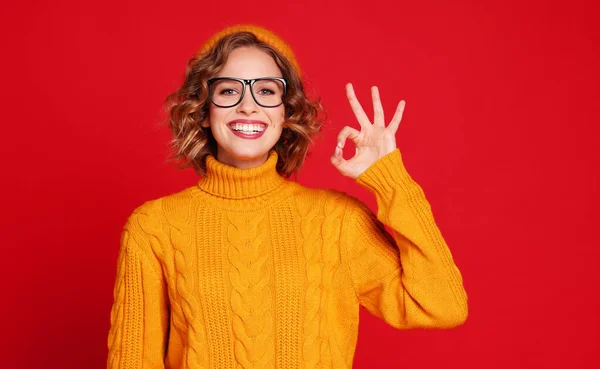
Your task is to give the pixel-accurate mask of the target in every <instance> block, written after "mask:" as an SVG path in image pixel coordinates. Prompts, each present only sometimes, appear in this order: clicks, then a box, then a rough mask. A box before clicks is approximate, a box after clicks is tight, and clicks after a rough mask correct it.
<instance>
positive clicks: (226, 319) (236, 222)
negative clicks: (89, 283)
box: [108, 149, 467, 369]
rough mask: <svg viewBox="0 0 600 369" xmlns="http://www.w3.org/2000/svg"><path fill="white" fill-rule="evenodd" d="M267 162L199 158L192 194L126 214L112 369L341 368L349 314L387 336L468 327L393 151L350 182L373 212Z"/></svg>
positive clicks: (456, 274)
mask: <svg viewBox="0 0 600 369" xmlns="http://www.w3.org/2000/svg"><path fill="white" fill-rule="evenodd" d="M277 159H278V157H277V154H276V152H275V151H271V152H270V154H269V157H268V159H267V161H266V162H265V163H264V164H262V165H261V166H259V167H256V168H252V169H246V170H242V169H237V168H234V167H231V166H227V165H225V164H222V163H220V162H218V161H217V160H216V159H215V158H214V157H212V156H209V157H208V158H207V175H206V176H204V177H202V178H201V179H200V181H199V182H198V184H197V185H194V186H193V187H189V188H186V189H184V190H183V191H180V192H178V193H174V194H171V195H168V196H165V197H162V198H159V199H155V200H151V201H147V202H145V203H144V204H142V205H141V206H139V207H138V208H137V209H135V210H134V211H133V213H132V214H131V215H130V217H129V219H128V220H127V222H126V224H125V226H124V229H123V233H122V237H121V247H120V251H119V257H118V264H117V275H116V282H115V286H114V303H113V307H112V311H111V314H110V315H111V316H110V318H111V327H110V332H109V334H108V368H109V369H113V368H114V369H116V368H123V369H125V368H135V369H140V368H144V369H150V368H152V369H155V368H169V369H175V368H177V369H180V368H181V369H183V368H185V369H201V368H202V369H208V368H211V369H217V368H218V369H223V368H236V369H242V368H244V369H246V368H284V369H292V368H335V369H342V368H351V367H352V361H353V357H354V351H355V347H356V341H357V337H358V318H359V306H360V305H362V306H364V307H365V308H366V309H367V310H368V311H369V312H370V313H371V314H374V315H375V316H377V317H379V318H381V319H383V320H384V321H385V322H386V323H388V324H389V325H391V326H393V327H396V328H398V329H408V328H452V327H455V326H458V325H460V324H462V323H463V322H464V321H465V319H466V318H467V295H466V293H465V290H464V288H463V282H462V276H461V273H460V271H459V269H458V268H457V267H456V265H455V263H454V261H453V258H452V254H451V253H450V250H449V249H448V246H447V245H446V243H445V241H444V239H443V237H442V235H441V233H440V231H439V229H438V227H437V226H436V223H435V221H434V218H433V216H432V213H431V207H430V205H429V203H428V201H427V200H426V198H425V195H424V193H423V191H422V189H421V187H420V186H419V185H418V184H417V183H416V182H415V181H414V180H413V179H412V178H411V177H410V176H409V174H408V172H407V171H406V169H405V166H404V164H403V162H402V157H401V154H400V151H399V150H398V149H396V150H395V151H393V152H391V153H389V154H388V155H386V156H384V157H383V158H381V159H379V160H378V161H377V162H376V163H374V164H373V165H371V167H369V168H368V169H367V170H366V171H365V172H364V173H362V174H361V175H360V176H359V177H358V178H357V179H356V182H357V183H358V184H360V185H362V186H364V187H365V188H367V189H368V190H370V191H371V192H372V193H373V194H374V195H375V196H376V199H377V205H378V211H377V215H375V214H374V213H373V212H371V211H370V210H369V208H368V207H367V206H366V205H364V203H362V202H361V201H359V200H358V199H356V198H355V197H352V196H350V195H347V194H345V193H343V192H339V191H336V190H332V189H313V188H307V187H304V186H302V185H300V184H298V183H296V182H293V181H290V180H287V179H285V178H283V177H281V176H280V175H279V174H278V173H277V171H276V163H277ZM382 222H383V223H382ZM383 224H387V225H388V226H389V227H390V228H391V229H392V230H393V236H391V235H390V234H389V233H388V232H387V231H386V229H385V227H384V225H383Z"/></svg>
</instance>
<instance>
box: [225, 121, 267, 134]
mask: <svg viewBox="0 0 600 369" xmlns="http://www.w3.org/2000/svg"><path fill="white" fill-rule="evenodd" d="M231 129H233V130H234V131H240V132H243V133H248V134H252V133H257V132H262V131H264V130H265V128H264V127H263V126H262V125H260V124H244V123H233V124H231Z"/></svg>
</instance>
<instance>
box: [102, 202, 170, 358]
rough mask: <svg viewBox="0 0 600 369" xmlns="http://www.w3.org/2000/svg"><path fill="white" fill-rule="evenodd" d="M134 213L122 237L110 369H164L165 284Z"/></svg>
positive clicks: (109, 352) (109, 350)
mask: <svg viewBox="0 0 600 369" xmlns="http://www.w3.org/2000/svg"><path fill="white" fill-rule="evenodd" d="M145 250H150V249H149V245H148V244H147V239H146V238H144V233H143V231H142V230H141V229H140V226H139V223H138V222H137V219H136V213H135V212H134V213H133V214H132V215H131V216H130V218H129V219H128V221H127V223H126V225H125V227H124V229H123V232H122V234H121V247H120V250H119V256H118V260H117V275H116V280H115V285H114V302H113V306H112V310H111V314H110V322H111V325H110V331H109V335H108V360H107V368H108V369H124V368H128V369H129V368H131V369H142V368H164V357H165V353H166V345H167V339H168V337H167V334H168V333H167V332H168V328H169V308H168V297H167V292H166V285H165V282H164V280H163V278H162V273H161V272H160V270H161V269H160V265H159V264H158V261H157V260H156V259H153V256H152V257H151V256H150V255H152V254H151V252H150V251H145Z"/></svg>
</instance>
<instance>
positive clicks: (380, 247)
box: [342, 149, 468, 329]
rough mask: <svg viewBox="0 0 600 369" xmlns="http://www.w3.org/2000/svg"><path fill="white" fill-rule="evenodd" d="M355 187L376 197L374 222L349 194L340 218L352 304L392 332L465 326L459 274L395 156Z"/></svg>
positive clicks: (379, 163)
mask: <svg viewBox="0 0 600 369" xmlns="http://www.w3.org/2000/svg"><path fill="white" fill-rule="evenodd" d="M356 182H357V183H358V184H360V185H361V186H363V187H365V188H367V189H368V190H369V191H371V192H372V193H374V194H375V196H376V199H377V205H378V212H377V217H375V215H374V214H373V213H372V212H371V211H370V210H369V209H368V208H367V207H366V205H364V204H363V203H362V202H360V201H358V200H357V199H355V198H353V197H352V198H351V201H350V206H349V209H348V210H347V211H348V213H347V215H346V216H345V218H344V230H343V233H342V252H343V253H344V255H345V258H346V262H347V264H348V267H349V271H350V274H351V278H352V281H353V284H354V289H355V292H356V295H357V298H358V301H359V303H360V304H361V305H362V306H364V307H365V308H366V309H367V310H368V311H369V312H370V313H371V314H373V315H375V316H377V317H379V318H381V319H383V320H385V321H386V322H387V323H388V324H390V325H392V326H394V327H396V328H398V329H408V328H452V327H455V326H458V325H460V324H462V323H464V322H465V320H466V318H467V313H468V307H467V295H466V292H465V290H464V288H463V282H462V276H461V273H460V271H459V270H458V268H457V266H456V265H455V264H454V261H453V258H452V255H451V253H450V250H449V249H448V246H447V245H446V243H445V241H444V239H443V237H442V235H441V233H440V230H439V229H438V227H437V226H436V224H435V221H434V218H433V215H432V213H431V207H430V205H429V203H428V201H427V199H426V198H425V195H424V193H423V190H422V189H421V187H420V186H419V185H418V184H417V183H416V182H415V181H414V180H413V179H412V178H411V177H410V175H409V174H408V172H407V171H406V168H405V167H404V164H403V162H402V157H401V155H400V151H399V150H398V149H396V150H394V151H392V152H391V153H389V154H387V155H385V156H384V157H382V158H380V159H379V160H378V161H376V162H375V163H374V164H373V165H371V166H370V167H369V168H368V169H367V170H366V171H365V172H363V173H362V174H361V175H360V176H358V177H357V178H356ZM383 223H385V224H386V225H388V226H389V227H390V228H391V229H392V230H393V238H392V236H391V235H390V234H389V233H388V232H387V231H386V229H385V228H384V225H383Z"/></svg>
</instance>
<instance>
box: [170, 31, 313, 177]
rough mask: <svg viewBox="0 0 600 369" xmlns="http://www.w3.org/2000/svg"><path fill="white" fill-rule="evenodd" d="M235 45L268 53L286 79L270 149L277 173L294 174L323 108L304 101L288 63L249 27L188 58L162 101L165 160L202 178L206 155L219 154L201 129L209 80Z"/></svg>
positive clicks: (206, 129)
mask: <svg viewBox="0 0 600 369" xmlns="http://www.w3.org/2000/svg"><path fill="white" fill-rule="evenodd" d="M239 47H254V48H257V49H259V50H262V51H264V52H266V53H267V54H269V55H271V56H272V57H273V59H274V60H275V63H276V64H277V66H278V67H279V69H280V70H281V73H282V75H283V78H285V80H286V81H287V93H286V95H285V97H284V101H283V103H284V107H285V120H284V123H283V131H282V134H281V137H280V139H279V140H278V141H277V143H276V144H275V146H274V147H273V149H274V150H275V151H276V152H277V154H278V156H279V159H278V161H277V165H276V169H277V172H278V173H279V174H280V175H282V176H284V177H289V176H291V175H292V173H294V174H296V176H297V172H298V171H299V170H300V169H301V168H302V165H303V163H304V160H305V158H306V155H307V153H308V149H309V147H310V145H311V144H312V143H313V142H314V138H315V135H316V134H317V133H319V132H321V129H322V126H323V121H324V118H323V114H324V113H325V111H324V109H323V107H322V105H321V103H320V99H317V100H315V101H310V100H309V99H308V97H307V96H306V93H305V90H304V86H303V84H302V81H301V79H300V76H299V74H298V72H297V71H296V69H295V68H294V66H293V65H292V63H290V61H289V60H288V59H286V58H285V57H284V56H283V55H282V54H281V53H280V52H278V51H277V50H276V49H274V48H273V47H271V46H270V45H268V44H267V43H265V42H262V41H260V40H259V39H258V38H257V37H256V36H255V35H254V34H253V33H251V32H247V31H242V32H236V33H233V34H230V35H227V36H225V37H223V38H221V39H220V40H219V41H218V42H217V43H216V45H215V46H214V47H212V48H211V49H210V50H208V51H207V52H205V53H201V52H198V53H197V54H196V55H194V56H193V57H192V58H191V59H190V60H189V61H188V63H187V67H186V70H185V77H184V81H183V85H182V86H181V87H180V88H179V89H178V90H177V91H175V92H173V93H172V94H170V95H169V96H168V97H167V99H166V100H165V107H166V109H167V113H168V116H169V119H168V122H167V123H168V126H169V129H170V130H171V133H172V136H173V138H172V140H171V141H170V142H169V146H170V147H171V149H172V151H173V153H172V156H170V157H169V160H174V161H177V162H178V168H179V169H184V168H188V167H190V166H192V167H193V168H194V170H195V171H196V173H198V174H199V175H201V176H203V175H205V174H206V157H207V156H208V155H209V154H212V155H213V156H214V157H217V142H216V140H215V138H214V137H213V135H212V132H211V129H210V127H202V122H204V121H205V120H206V119H208V116H209V107H210V104H211V102H210V98H209V87H208V83H207V81H208V79H210V78H213V77H215V76H217V74H218V73H219V71H221V69H222V68H223V66H224V65H225V63H226V61H227V58H228V56H229V54H230V53H231V52H232V51H233V50H234V49H236V48H239Z"/></svg>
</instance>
